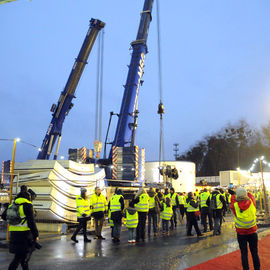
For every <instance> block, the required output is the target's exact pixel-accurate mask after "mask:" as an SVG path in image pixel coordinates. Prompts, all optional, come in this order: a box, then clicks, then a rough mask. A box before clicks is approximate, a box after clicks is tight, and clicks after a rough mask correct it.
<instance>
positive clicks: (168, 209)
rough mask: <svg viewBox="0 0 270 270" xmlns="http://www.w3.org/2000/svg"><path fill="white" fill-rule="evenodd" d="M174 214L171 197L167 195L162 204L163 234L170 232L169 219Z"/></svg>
mask: <svg viewBox="0 0 270 270" xmlns="http://www.w3.org/2000/svg"><path fill="white" fill-rule="evenodd" d="M172 216H173V208H172V203H171V199H170V198H169V197H167V198H166V199H165V202H163V203H162V204H161V213H160V218H161V219H162V233H163V235H166V234H167V235H168V234H169V221H170V220H171V218H172Z"/></svg>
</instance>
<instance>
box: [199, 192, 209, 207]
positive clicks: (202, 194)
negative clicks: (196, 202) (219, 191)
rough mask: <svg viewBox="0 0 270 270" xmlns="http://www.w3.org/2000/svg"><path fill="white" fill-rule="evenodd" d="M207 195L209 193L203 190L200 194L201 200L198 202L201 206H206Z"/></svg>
mask: <svg viewBox="0 0 270 270" xmlns="http://www.w3.org/2000/svg"><path fill="white" fill-rule="evenodd" d="M209 196H210V194H209V193H207V192H203V193H201V194H200V200H201V202H200V204H201V207H208V205H207V204H206V202H207V199H208V197H209Z"/></svg>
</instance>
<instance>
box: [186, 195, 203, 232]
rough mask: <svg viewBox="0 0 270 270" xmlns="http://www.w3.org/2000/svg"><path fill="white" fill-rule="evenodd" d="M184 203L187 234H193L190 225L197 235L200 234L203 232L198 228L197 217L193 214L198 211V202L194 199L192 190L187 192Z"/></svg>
mask: <svg viewBox="0 0 270 270" xmlns="http://www.w3.org/2000/svg"><path fill="white" fill-rule="evenodd" d="M186 203H187V224H188V227H187V236H193V234H192V233H191V230H192V226H194V228H195V231H196V233H197V236H202V235H203V234H202V233H201V231H200V229H199V226H198V222H197V217H196V214H195V212H198V211H199V203H198V202H197V201H196V200H195V198H194V195H193V193H192V192H189V193H188V198H187V201H186Z"/></svg>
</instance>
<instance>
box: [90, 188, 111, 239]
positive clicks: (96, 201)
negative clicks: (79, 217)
mask: <svg viewBox="0 0 270 270" xmlns="http://www.w3.org/2000/svg"><path fill="white" fill-rule="evenodd" d="M107 208H108V204H107V200H106V198H105V196H104V195H103V194H102V193H101V189H100V188H99V187H96V188H95V193H94V194H93V195H92V196H91V198H90V209H92V216H93V217H94V219H95V233H96V237H95V239H101V240H105V238H104V237H103V236H102V235H101V231H102V226H103V221H104V213H105V211H107Z"/></svg>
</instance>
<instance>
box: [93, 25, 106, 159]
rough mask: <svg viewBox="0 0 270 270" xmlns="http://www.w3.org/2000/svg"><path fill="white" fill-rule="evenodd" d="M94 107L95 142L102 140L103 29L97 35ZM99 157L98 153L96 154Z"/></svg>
mask: <svg viewBox="0 0 270 270" xmlns="http://www.w3.org/2000/svg"><path fill="white" fill-rule="evenodd" d="M97 51H98V54H97V78H96V108H95V137H94V139H95V142H96V141H99V142H101V140H102V109H103V107H102V105H103V62H104V30H102V32H100V33H99V36H98V49H97ZM100 150H101V149H100ZM97 157H99V155H97Z"/></svg>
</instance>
